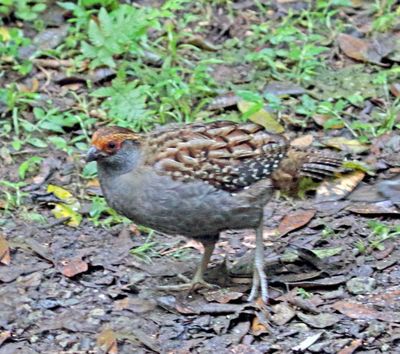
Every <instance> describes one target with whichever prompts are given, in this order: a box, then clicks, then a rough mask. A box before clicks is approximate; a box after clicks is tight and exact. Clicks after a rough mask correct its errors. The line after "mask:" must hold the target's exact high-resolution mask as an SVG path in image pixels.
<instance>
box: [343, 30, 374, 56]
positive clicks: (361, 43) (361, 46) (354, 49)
mask: <svg viewBox="0 0 400 354" xmlns="http://www.w3.org/2000/svg"><path fill="white" fill-rule="evenodd" d="M337 41H338V44H339V47H340V49H341V50H342V51H343V53H344V54H346V55H347V56H348V57H349V58H352V59H355V60H359V61H368V57H367V55H368V42H367V41H366V40H364V39H360V38H357V37H353V36H351V35H349V34H344V33H341V34H339V36H338V38H337Z"/></svg>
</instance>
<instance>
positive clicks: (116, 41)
mask: <svg viewBox="0 0 400 354" xmlns="http://www.w3.org/2000/svg"><path fill="white" fill-rule="evenodd" d="M155 25H157V21H154V20H153V19H152V18H151V17H150V16H149V15H148V14H146V13H145V11H144V10H142V9H136V8H134V7H133V6H128V5H121V6H119V7H118V8H117V9H116V10H113V11H111V12H107V10H106V9H105V8H104V7H103V8H101V9H100V11H99V14H98V22H96V21H95V20H90V21H89V25H88V37H89V41H90V44H89V43H88V42H86V41H83V42H82V53H83V56H84V57H86V58H89V59H92V61H91V63H90V66H91V67H92V68H96V67H98V66H101V65H106V66H109V67H112V68H114V67H115V66H116V64H115V61H114V56H117V55H122V54H124V53H135V54H138V53H140V50H141V46H140V44H141V42H142V41H145V40H146V33H147V30H148V29H149V28H151V27H153V26H155Z"/></svg>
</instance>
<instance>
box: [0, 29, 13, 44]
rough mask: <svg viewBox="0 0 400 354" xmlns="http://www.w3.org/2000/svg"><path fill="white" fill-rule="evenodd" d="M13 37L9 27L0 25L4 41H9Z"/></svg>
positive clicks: (0, 37)
mask: <svg viewBox="0 0 400 354" xmlns="http://www.w3.org/2000/svg"><path fill="white" fill-rule="evenodd" d="M10 39H11V36H10V32H8V28H7V27H0V40H1V41H2V42H8V41H9V40H10Z"/></svg>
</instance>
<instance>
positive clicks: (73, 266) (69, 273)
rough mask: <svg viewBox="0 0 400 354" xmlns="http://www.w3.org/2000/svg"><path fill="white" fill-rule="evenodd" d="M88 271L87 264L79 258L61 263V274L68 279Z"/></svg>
mask: <svg viewBox="0 0 400 354" xmlns="http://www.w3.org/2000/svg"><path fill="white" fill-rule="evenodd" d="M88 269H89V266H88V264H87V263H86V262H85V261H83V260H82V259H81V258H73V259H69V260H64V261H63V262H62V270H61V273H62V274H63V275H65V276H66V277H68V278H71V277H73V276H75V275H77V274H80V273H84V272H86V271H87V270H88Z"/></svg>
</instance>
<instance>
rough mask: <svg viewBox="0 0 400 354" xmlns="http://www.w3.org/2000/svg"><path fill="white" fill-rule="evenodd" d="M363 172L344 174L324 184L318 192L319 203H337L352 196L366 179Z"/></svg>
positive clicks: (317, 199)
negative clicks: (349, 195)
mask: <svg viewBox="0 0 400 354" xmlns="http://www.w3.org/2000/svg"><path fill="white" fill-rule="evenodd" d="M364 176H365V173H364V172H362V171H353V172H350V173H347V174H343V175H341V176H340V177H338V178H335V179H333V180H327V181H324V182H322V183H321V184H320V185H319V186H318V188H317V192H316V197H315V200H316V201H317V202H327V201H337V200H340V199H343V198H344V197H346V196H347V195H348V194H350V193H351V192H352V191H353V190H354V189H355V188H356V187H357V185H358V184H359V183H360V182H361V181H362V179H363V178H364Z"/></svg>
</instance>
